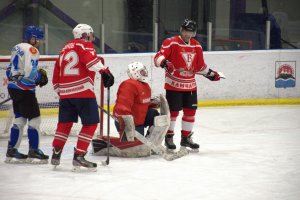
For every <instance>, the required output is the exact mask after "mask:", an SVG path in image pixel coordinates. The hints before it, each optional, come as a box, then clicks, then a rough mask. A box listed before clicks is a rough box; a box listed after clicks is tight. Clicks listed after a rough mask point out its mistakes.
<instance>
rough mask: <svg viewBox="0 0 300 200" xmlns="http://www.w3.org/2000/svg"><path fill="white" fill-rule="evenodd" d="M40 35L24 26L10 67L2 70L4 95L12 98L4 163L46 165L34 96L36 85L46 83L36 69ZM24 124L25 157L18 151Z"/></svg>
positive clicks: (39, 30)
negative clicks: (40, 141) (21, 37)
mask: <svg viewBox="0 0 300 200" xmlns="http://www.w3.org/2000/svg"><path fill="white" fill-rule="evenodd" d="M43 36H44V33H43V31H42V30H41V29H40V28H39V27H37V26H28V27H27V28H26V29H25V31H24V37H23V39H24V41H23V42H22V43H19V44H17V45H16V46H14V47H13V49H12V52H11V59H10V65H9V67H8V69H7V71H6V75H7V77H8V80H9V83H8V87H7V88H8V92H9V95H10V97H11V99H12V103H13V110H14V115H15V120H14V124H13V126H12V128H11V130H10V139H9V141H8V147H7V153H6V160H5V162H6V163H16V162H17V163H23V162H27V163H38V164H46V163H48V158H49V156H47V155H45V154H44V153H43V152H42V151H41V150H40V148H39V140H40V131H39V126H40V123H41V117H40V109H39V105H38V102H37V98H36V95H35V88H36V86H40V87H42V86H44V85H46V84H47V83H48V78H47V73H46V71H45V70H43V69H38V60H39V50H38V49H37V47H38V45H39V40H41V39H43ZM27 122H28V129H27V134H28V140H29V151H28V155H26V154H22V153H20V152H19V151H18V148H19V146H20V143H21V140H22V136H23V129H24V127H25V125H26V123H27Z"/></svg>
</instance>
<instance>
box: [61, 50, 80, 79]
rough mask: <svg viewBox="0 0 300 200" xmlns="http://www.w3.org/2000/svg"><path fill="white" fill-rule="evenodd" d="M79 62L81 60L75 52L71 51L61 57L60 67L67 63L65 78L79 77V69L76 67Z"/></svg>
mask: <svg viewBox="0 0 300 200" xmlns="http://www.w3.org/2000/svg"><path fill="white" fill-rule="evenodd" d="M78 60H79V58H78V55H77V53H76V52H75V51H69V52H67V53H66V54H65V55H63V56H61V57H60V66H62V61H66V62H67V64H66V65H65V66H64V67H63V76H70V75H71V76H72V75H79V69H78V68H77V67H76V66H77V63H78Z"/></svg>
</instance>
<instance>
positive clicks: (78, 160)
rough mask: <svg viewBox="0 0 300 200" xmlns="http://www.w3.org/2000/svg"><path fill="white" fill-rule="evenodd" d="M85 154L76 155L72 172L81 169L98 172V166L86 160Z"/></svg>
mask: <svg viewBox="0 0 300 200" xmlns="http://www.w3.org/2000/svg"><path fill="white" fill-rule="evenodd" d="M85 154H86V153H85ZM85 154H77V153H74V158H73V170H72V171H74V172H76V171H80V167H84V168H87V169H88V170H89V171H93V172H95V171H97V164H96V163H93V162H89V161H87V160H85V158H84V156H85Z"/></svg>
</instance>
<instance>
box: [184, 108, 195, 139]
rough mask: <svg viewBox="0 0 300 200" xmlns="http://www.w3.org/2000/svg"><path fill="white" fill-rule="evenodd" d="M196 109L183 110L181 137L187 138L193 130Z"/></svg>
mask: <svg viewBox="0 0 300 200" xmlns="http://www.w3.org/2000/svg"><path fill="white" fill-rule="evenodd" d="M195 114H196V110H195V109H190V108H183V116H182V123H181V129H182V131H181V135H182V136H185V137H187V136H188V135H189V134H190V133H191V132H192V130H193V126H194V122H195Z"/></svg>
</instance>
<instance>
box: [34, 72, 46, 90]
mask: <svg viewBox="0 0 300 200" xmlns="http://www.w3.org/2000/svg"><path fill="white" fill-rule="evenodd" d="M39 72H40V74H41V78H40V80H39V81H37V82H36V85H39V86H40V87H43V86H44V85H47V83H48V77H47V72H46V71H45V70H44V69H39Z"/></svg>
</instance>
